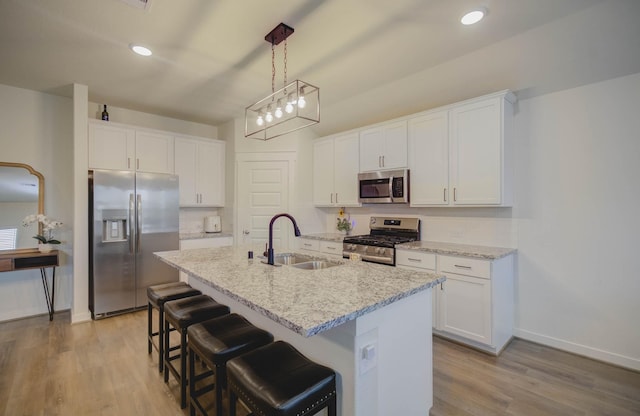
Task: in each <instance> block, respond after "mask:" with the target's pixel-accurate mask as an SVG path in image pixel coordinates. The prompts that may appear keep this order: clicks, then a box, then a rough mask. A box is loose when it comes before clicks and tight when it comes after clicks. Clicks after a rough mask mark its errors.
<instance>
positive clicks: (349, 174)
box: [333, 133, 360, 207]
mask: <svg viewBox="0 0 640 416" xmlns="http://www.w3.org/2000/svg"><path fill="white" fill-rule="evenodd" d="M359 147H360V145H359V137H358V134H357V133H354V134H349V135H346V136H339V137H336V138H335V139H334V142H333V155H334V166H333V177H334V179H333V190H334V194H335V197H334V201H335V204H336V205H337V206H341V207H346V206H360V203H359V202H358V172H359V171H360V165H359V164H358V151H359Z"/></svg>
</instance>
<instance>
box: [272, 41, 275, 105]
mask: <svg viewBox="0 0 640 416" xmlns="http://www.w3.org/2000/svg"><path fill="white" fill-rule="evenodd" d="M274 92H276V50H275V45H274V43H273V39H272V40H271V94H273V93H274Z"/></svg>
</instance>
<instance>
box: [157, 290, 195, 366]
mask: <svg viewBox="0 0 640 416" xmlns="http://www.w3.org/2000/svg"><path fill="white" fill-rule="evenodd" d="M200 294H202V292H200V291H199V290H196V289H194V288H192V287H191V286H189V285H188V284H186V283H184V282H173V283H165V284H162V285H154V286H149V287H148V288H147V299H148V303H147V311H148V312H147V315H148V317H147V321H148V330H147V339H148V344H149V354H151V352H152V351H153V348H155V349H156V350H157V351H158V371H160V372H161V373H162V369H163V363H164V342H163V340H164V304H165V302H169V301H172V300H176V299H182V298H186V297H189V296H195V295H200ZM154 309H157V310H158V331H157V332H153V310H154ZM156 336H157V337H158V344H157V345H156V343H155V342H153V338H154V337H156Z"/></svg>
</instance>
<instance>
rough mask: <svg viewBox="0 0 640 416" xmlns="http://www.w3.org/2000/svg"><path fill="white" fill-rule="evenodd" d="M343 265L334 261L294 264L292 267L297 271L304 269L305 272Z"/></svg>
mask: <svg viewBox="0 0 640 416" xmlns="http://www.w3.org/2000/svg"><path fill="white" fill-rule="evenodd" d="M341 264H342V263H337V262H333V261H326V260H313V261H305V262H303V263H297V264H292V265H291V267H295V268H297V269H303V270H318V269H326V268H329V267H334V266H340V265H341Z"/></svg>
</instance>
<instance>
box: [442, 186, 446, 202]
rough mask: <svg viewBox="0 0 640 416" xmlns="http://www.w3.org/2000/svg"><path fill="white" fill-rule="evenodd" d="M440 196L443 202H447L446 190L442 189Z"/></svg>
mask: <svg viewBox="0 0 640 416" xmlns="http://www.w3.org/2000/svg"><path fill="white" fill-rule="evenodd" d="M442 195H443V197H444V202H447V188H443V189H442Z"/></svg>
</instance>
